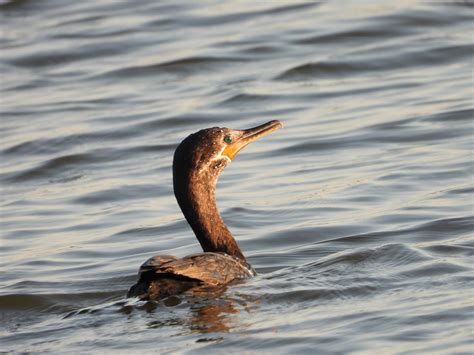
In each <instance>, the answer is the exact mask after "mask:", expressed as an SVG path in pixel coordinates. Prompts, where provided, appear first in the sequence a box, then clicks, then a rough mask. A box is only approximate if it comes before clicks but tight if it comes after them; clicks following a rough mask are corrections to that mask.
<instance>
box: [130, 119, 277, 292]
mask: <svg viewBox="0 0 474 355" xmlns="http://www.w3.org/2000/svg"><path fill="white" fill-rule="evenodd" d="M282 126H283V124H282V123H281V121H277V120H273V121H270V122H267V123H264V124H262V125H259V126H257V127H253V128H249V129H245V130H234V129H229V128H224V127H222V128H221V127H212V128H206V129H202V130H200V131H198V132H196V133H193V134H191V135H189V136H188V137H186V138H185V139H184V140H183V141H182V142H181V143H180V144H179V145H178V147H177V148H176V150H175V153H174V157H173V189H174V195H175V197H176V200H177V202H178V205H179V206H180V208H181V211H182V213H183V215H184V217H185V218H186V220H187V222H188V223H189V225H190V226H191V228H192V230H193V232H194V234H195V235H196V238H197V239H198V241H199V243H200V244H201V247H202V250H203V252H202V253H196V254H192V255H189V256H185V257H183V258H177V257H175V256H171V255H158V256H153V257H151V258H150V259H148V260H147V261H146V262H145V263H144V264H142V265H141V267H140V269H139V271H138V281H137V282H136V283H135V284H134V285H133V286H132V287H131V288H130V289H129V291H128V293H127V297H129V298H130V297H138V298H140V299H142V300H160V299H164V298H167V297H169V296H174V295H179V294H181V293H183V292H185V291H187V290H189V289H191V288H196V287H202V286H204V287H207V286H210V287H213V286H216V287H220V286H223V285H226V284H229V283H231V282H232V281H234V280H240V279H245V278H250V277H253V276H255V275H256V272H255V270H254V269H253V268H252V266H251V265H250V264H249V263H248V262H247V260H246V258H245V256H244V254H243V253H242V250H241V249H240V247H239V245H238V244H237V242H236V240H235V238H234V237H233V235H232V233H231V232H230V230H229V229H228V227H227V226H226V224H225V222H224V220H223V219H222V217H221V215H220V213H219V210H218V208H217V204H216V199H215V189H216V184H217V180H218V178H219V175H220V174H221V173H222V171H223V170H224V168H225V167H226V166H227V165H229V163H230V162H232V161H233V160H234V158H235V157H236V155H237V154H238V153H239V152H240V150H241V149H242V148H244V147H245V146H246V145H248V144H249V143H251V142H253V141H255V140H257V139H258V138H260V137H262V136H264V135H266V134H268V133H270V132H272V131H275V130H277V129H279V128H281V127H282Z"/></svg>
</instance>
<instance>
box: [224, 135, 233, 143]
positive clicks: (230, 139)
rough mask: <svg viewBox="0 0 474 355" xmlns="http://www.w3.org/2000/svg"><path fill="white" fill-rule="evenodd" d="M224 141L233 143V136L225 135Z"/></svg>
mask: <svg viewBox="0 0 474 355" xmlns="http://www.w3.org/2000/svg"><path fill="white" fill-rule="evenodd" d="M224 142H226V143H228V144H230V143H232V137H231V136H225V137H224Z"/></svg>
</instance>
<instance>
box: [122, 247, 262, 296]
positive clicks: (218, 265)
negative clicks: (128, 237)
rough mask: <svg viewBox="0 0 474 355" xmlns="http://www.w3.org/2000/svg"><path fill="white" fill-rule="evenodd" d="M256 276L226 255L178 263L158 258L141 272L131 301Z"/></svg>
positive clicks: (197, 256)
mask: <svg viewBox="0 0 474 355" xmlns="http://www.w3.org/2000/svg"><path fill="white" fill-rule="evenodd" d="M254 275H255V271H254V270H253V269H252V268H251V267H250V266H249V265H248V264H247V263H246V262H245V261H243V260H241V259H239V258H236V257H232V256H229V255H227V254H224V253H199V254H194V255H189V256H186V257H184V258H181V259H178V258H175V257H173V256H168V255H163V256H154V257H152V258H150V259H148V260H147V261H146V262H145V263H144V264H143V265H142V266H141V267H140V270H139V280H138V282H137V283H136V284H135V285H133V286H132V287H131V288H130V290H129V291H128V294H127V296H128V297H140V298H142V299H162V298H165V297H168V296H171V295H176V294H180V293H182V292H185V291H187V290H189V289H190V288H193V287H196V286H202V285H205V286H219V285H225V284H228V283H230V282H232V281H234V280H238V279H244V278H248V277H251V276H254Z"/></svg>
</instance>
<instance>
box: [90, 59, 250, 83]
mask: <svg viewBox="0 0 474 355" xmlns="http://www.w3.org/2000/svg"><path fill="white" fill-rule="evenodd" d="M243 61H246V59H245V58H236V57H232V58H231V57H229V58H223V57H190V58H184V59H176V60H172V61H169V62H164V63H156V64H149V65H138V66H129V67H126V68H120V69H116V70H112V71H110V72H107V73H104V74H101V75H99V77H111V78H132V77H140V76H149V75H159V74H181V75H183V74H196V73H202V72H207V71H209V70H215V69H216V68H217V67H219V66H222V65H226V64H231V63H239V62H243Z"/></svg>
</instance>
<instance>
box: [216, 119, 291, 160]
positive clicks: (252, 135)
mask: <svg viewBox="0 0 474 355" xmlns="http://www.w3.org/2000/svg"><path fill="white" fill-rule="evenodd" d="M281 127H283V124H282V123H281V122H280V121H276V120H275V121H270V122H267V123H264V124H262V125H260V126H257V127H254V128H249V129H246V130H243V131H241V132H242V135H241V136H240V137H239V138H238V139H236V140H235V141H234V142H232V143H229V144H228V145H227V147H225V149H224V151H223V152H222V154H223V155H225V156H227V157H228V158H229V159H230V160H234V158H235V156H236V155H237V153H238V152H239V151H240V150H241V149H242V148H244V147H245V146H246V145H247V144H249V143H251V142H253V141H254V140H257V139H258V138H260V137H263V136H264V135H266V134H268V133H270V132H273V131H276V130H277V129H279V128H281Z"/></svg>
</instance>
